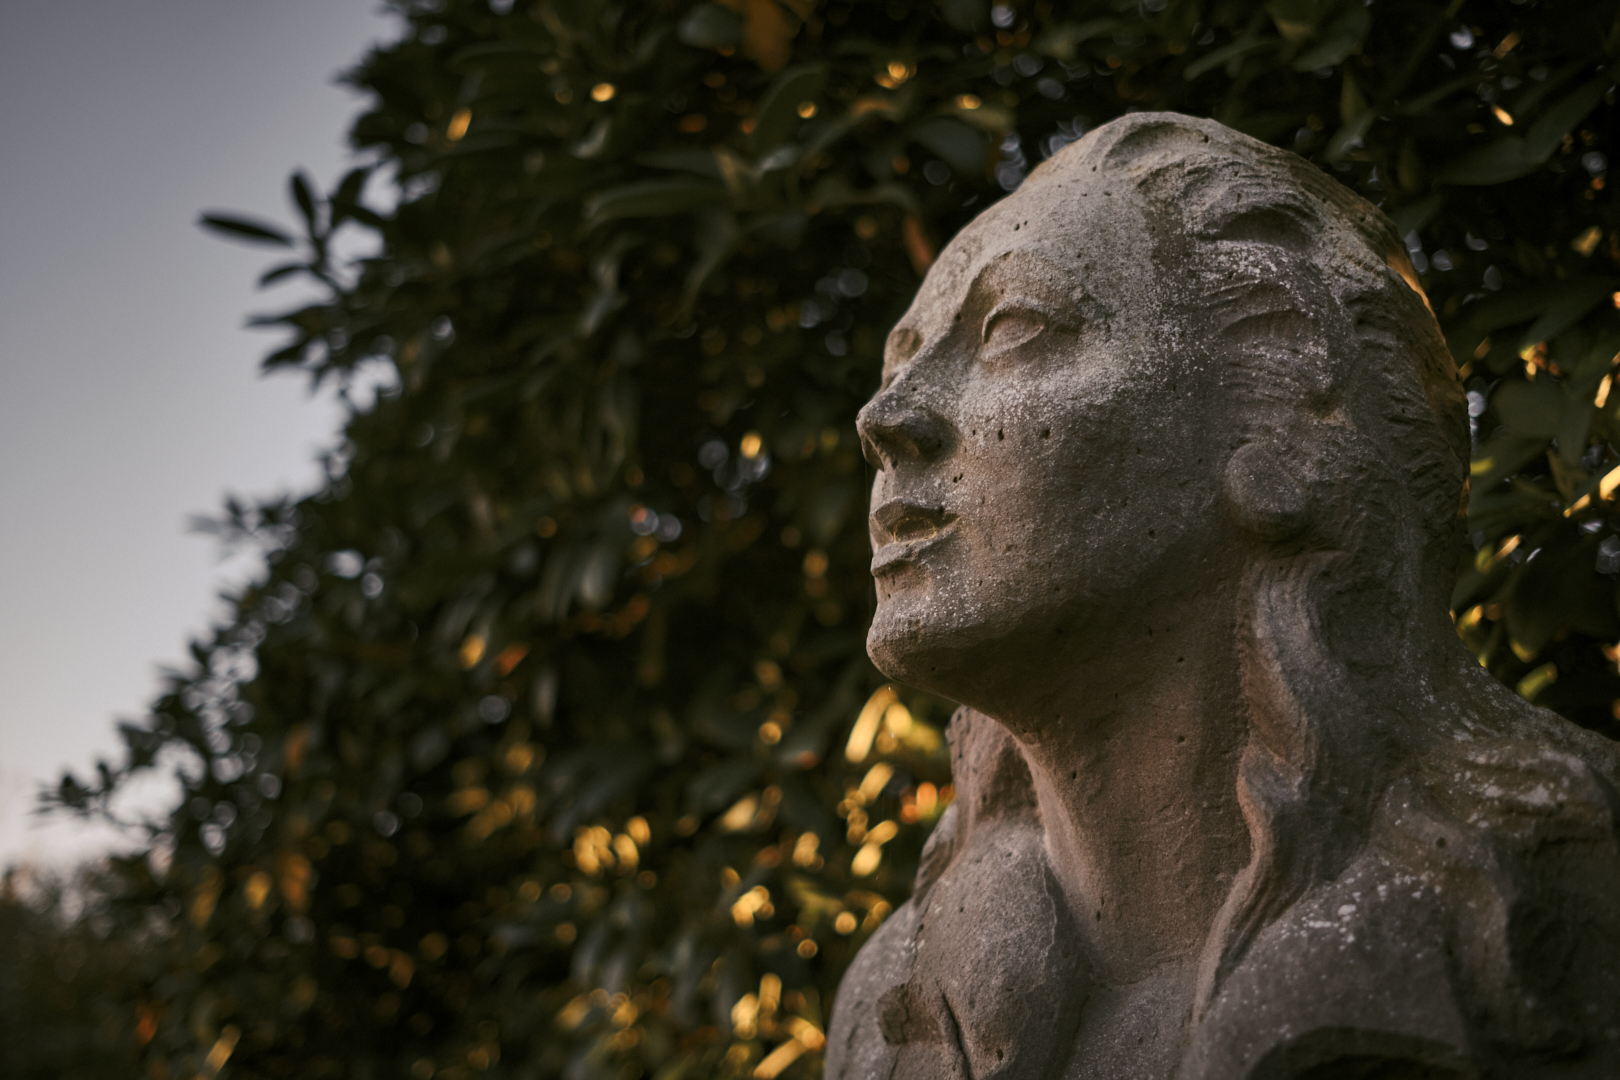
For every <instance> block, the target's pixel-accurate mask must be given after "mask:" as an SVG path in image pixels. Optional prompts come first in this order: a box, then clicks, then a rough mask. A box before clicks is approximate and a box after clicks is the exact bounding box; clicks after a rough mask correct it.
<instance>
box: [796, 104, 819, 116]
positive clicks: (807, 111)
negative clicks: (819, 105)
mask: <svg viewBox="0 0 1620 1080" xmlns="http://www.w3.org/2000/svg"><path fill="white" fill-rule="evenodd" d="M798 112H799V119H801V120H808V119H810V118H811V117H812V116H814V115H816V103H815V102H813V101H801V102H799V109H798Z"/></svg>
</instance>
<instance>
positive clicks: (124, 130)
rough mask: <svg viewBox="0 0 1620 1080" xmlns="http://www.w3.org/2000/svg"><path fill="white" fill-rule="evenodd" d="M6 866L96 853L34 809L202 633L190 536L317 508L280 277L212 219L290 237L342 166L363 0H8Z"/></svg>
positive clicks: (327, 431)
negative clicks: (264, 513) (255, 499)
mask: <svg viewBox="0 0 1620 1080" xmlns="http://www.w3.org/2000/svg"><path fill="white" fill-rule="evenodd" d="M0 12H3V14H4V15H5V19H4V25H5V33H4V34H0V100H3V101H4V102H5V103H6V107H5V109H4V110H0V146H3V147H4V148H5V149H4V150H3V151H0V375H3V383H0V386H3V390H0V864H4V863H8V862H14V861H17V860H44V861H47V862H51V863H58V864H60V863H62V862H64V861H66V860H68V859H71V858H77V857H80V856H82V855H83V854H86V853H89V852H92V851H94V850H96V849H97V847H98V846H104V845H105V844H106V842H107V840H106V838H105V837H104V836H97V835H92V834H89V833H86V832H85V830H83V829H82V828H79V827H74V826H70V825H66V824H55V825H47V826H45V827H44V828H40V827H37V826H36V825H34V823H33V822H32V820H31V815H30V813H29V811H30V810H31V808H32V806H33V803H34V799H35V792H36V791H37V788H38V786H39V784H40V783H41V782H44V781H50V780H53V779H54V778H55V777H56V776H57V775H58V774H59V772H60V771H61V769H63V768H64V767H73V768H76V769H80V770H85V771H88V770H89V769H90V768H91V767H93V763H94V760H95V758H96V757H97V756H98V755H102V756H107V755H112V754H114V753H115V752H116V747H117V741H116V737H115V735H114V733H113V722H114V720H115V719H116V718H118V717H133V716H139V715H140V714H141V713H142V712H143V710H144V706H145V705H146V703H147V702H148V700H149V699H150V698H151V697H152V695H153V693H154V692H155V690H156V689H157V687H158V677H157V672H158V668H159V666H160V665H163V664H169V665H178V664H179V663H180V662H181V660H182V659H183V658H184V656H185V655H186V642H187V640H188V638H189V637H191V636H194V635H196V634H199V633H201V632H203V631H204V630H205V629H206V627H207V625H208V622H209V619H210V617H211V615H212V614H213V613H215V612H216V611H217V610H218V606H217V601H216V599H215V594H216V592H217V590H218V588H219V586H220V583H221V580H222V575H224V574H228V573H233V572H234V573H238V574H240V573H241V570H240V569H239V568H228V567H222V566H221V564H220V562H219V557H218V552H217V550H216V548H215V547H214V545H213V543H212V541H210V540H208V539H207V538H204V537H200V536H196V535H192V534H188V533H187V532H186V520H187V518H188V517H189V516H190V515H192V514H211V513H213V512H214V511H215V510H216V508H217V507H218V506H219V504H220V501H221V499H222V498H223V496H224V495H225V494H226V493H227V492H239V493H243V494H249V495H251V494H266V493H270V492H273V491H276V490H280V489H287V488H292V489H299V490H302V489H307V488H309V487H310V486H311V485H313V483H314V482H315V478H316V475H317V473H316V468H315V465H314V456H315V454H316V452H317V450H318V448H320V447H321V446H323V445H327V444H329V443H330V442H331V441H332V440H333V438H334V435H335V433H336V427H337V423H338V411H337V408H336V406H335V404H334V403H333V402H332V401H331V400H330V399H329V398H315V399H312V398H311V397H310V396H309V394H308V392H307V389H306V386H305V384H304V383H303V381H302V380H301V379H298V378H295V377H291V376H276V377H270V378H265V377H261V376H260V375H259V374H258V362H259V359H260V358H261V357H262V356H263V355H264V354H265V353H266V352H267V351H268V349H269V346H270V345H271V344H272V342H273V341H275V340H276V339H275V337H274V336H273V335H267V334H265V333H263V332H251V331H248V330H246V329H244V327H243V323H244V320H245V318H246V316H247V315H249V314H250V313H253V312H256V311H263V310H267V309H269V308H274V307H278V306H279V304H280V303H281V302H282V301H283V300H285V299H287V297H283V296H281V295H279V294H278V293H275V292H272V293H269V294H261V293H258V292H256V291H255V290H254V288H253V282H254V279H255V278H256V277H257V274H258V272H259V271H260V270H262V269H263V268H264V267H265V266H266V265H267V264H268V260H269V258H270V255H271V253H269V252H268V251H267V250H266V249H263V248H251V247H246V246H239V245H234V244H231V243H228V242H224V241H221V240H218V239H214V238H212V237H210V236H208V235H206V234H204V233H203V232H202V231H201V230H199V229H198V228H197V227H196V225H195V222H196V219H197V216H198V214H199V213H200V212H201V211H203V210H205V209H234V210H241V211H246V212H249V213H251V214H253V215H257V216H261V217H264V218H269V219H271V220H276V221H283V222H285V221H288V220H290V211H289V209H288V206H287V202H286V196H285V191H286V177H287V174H288V172H289V171H291V170H292V169H293V168H295V167H303V168H305V169H307V170H308V171H309V173H310V174H311V176H312V177H313V178H314V179H315V180H316V181H317V182H318V183H319V184H320V185H321V186H322V187H327V186H329V185H331V184H332V183H333V182H334V181H335V180H336V178H337V177H338V176H339V175H341V173H342V172H343V170H344V168H345V167H346V165H347V163H348V157H347V152H346V150H345V148H344V142H343V136H344V133H345V132H346V130H347V128H348V125H349V122H350V121H351V120H352V118H353V117H354V116H355V115H356V113H357V111H358V108H359V105H360V100H361V99H360V98H359V97H358V96H357V95H355V94H354V93H353V92H352V91H349V90H347V89H345V88H342V87H339V86H337V85H336V84H335V81H334V76H335V75H336V73H337V72H339V71H340V70H342V69H344V68H346V67H348V66H350V65H351V64H353V63H354V62H355V61H357V60H358V59H359V58H360V57H361V56H362V55H363V54H364V52H365V50H366V47H367V46H368V45H369V44H371V43H373V42H377V41H381V40H386V39H387V38H389V37H391V36H392V35H393V33H394V25H393V21H392V20H391V19H390V18H389V17H387V16H386V15H385V14H384V13H383V12H382V10H381V8H380V5H379V4H378V3H377V2H376V0H52V2H50V3H38V2H23V0H0Z"/></svg>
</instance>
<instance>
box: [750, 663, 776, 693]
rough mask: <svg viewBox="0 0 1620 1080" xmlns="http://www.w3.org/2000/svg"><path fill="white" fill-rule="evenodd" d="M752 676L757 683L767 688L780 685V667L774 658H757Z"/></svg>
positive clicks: (770, 688) (771, 688)
mask: <svg viewBox="0 0 1620 1080" xmlns="http://www.w3.org/2000/svg"><path fill="white" fill-rule="evenodd" d="M754 677H755V678H757V679H758V680H759V685H761V686H763V687H764V688H765V689H767V690H775V689H776V688H777V687H778V686H781V685H782V668H781V665H779V664H777V662H776V661H775V660H759V661H756V662H755V663H754Z"/></svg>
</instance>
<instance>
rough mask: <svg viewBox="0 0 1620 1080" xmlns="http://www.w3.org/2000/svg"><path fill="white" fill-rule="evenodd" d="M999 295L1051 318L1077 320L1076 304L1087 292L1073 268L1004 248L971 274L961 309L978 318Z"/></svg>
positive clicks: (993, 304)
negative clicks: (1038, 310) (1019, 302)
mask: <svg viewBox="0 0 1620 1080" xmlns="http://www.w3.org/2000/svg"><path fill="white" fill-rule="evenodd" d="M1003 299H1016V300H1023V301H1026V302H1028V303H1030V304H1032V305H1033V306H1035V307H1036V308H1038V309H1040V310H1041V311H1042V312H1043V313H1044V314H1046V315H1048V316H1050V317H1052V318H1055V319H1060V320H1063V321H1067V320H1068V319H1070V318H1072V319H1074V320H1075V321H1077V322H1078V321H1079V308H1080V307H1081V306H1082V305H1083V304H1084V302H1085V300H1086V299H1088V296H1087V293H1086V290H1085V286H1084V283H1083V282H1082V281H1081V280H1080V278H1079V275H1078V274H1077V273H1076V272H1075V270H1074V269H1073V268H1067V267H1062V266H1059V265H1058V264H1057V263H1055V262H1052V261H1051V260H1050V259H1047V258H1045V257H1043V256H1041V255H1038V254H1035V253H1034V252H1030V251H1007V252H1003V253H1002V254H1000V255H998V256H996V257H995V258H993V259H991V260H990V261H989V262H987V263H985V264H984V265H983V266H982V267H980V268H979V271H978V273H976V274H974V275H973V281H972V282H971V283H970V284H969V285H968V288H967V292H966V294H965V295H964V296H963V298H962V306H961V313H962V314H963V315H967V314H968V313H969V312H972V313H974V314H976V315H977V316H979V317H981V318H982V317H983V316H984V315H986V314H988V313H989V312H990V311H991V309H993V308H994V307H995V306H996V305H997V303H998V302H999V301H1001V300H1003Z"/></svg>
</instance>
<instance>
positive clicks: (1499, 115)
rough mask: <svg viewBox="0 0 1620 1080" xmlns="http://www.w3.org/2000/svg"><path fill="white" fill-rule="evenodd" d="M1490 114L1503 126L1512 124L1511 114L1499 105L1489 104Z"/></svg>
mask: <svg viewBox="0 0 1620 1080" xmlns="http://www.w3.org/2000/svg"><path fill="white" fill-rule="evenodd" d="M1491 115H1492V116H1494V117H1496V119H1497V120H1499V121H1500V122H1501V123H1502V125H1503V126H1504V127H1512V126H1513V115H1512V114H1511V113H1509V112H1508V111H1507V110H1506V109H1504V108H1502V106H1500V105H1492V106H1491Z"/></svg>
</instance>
